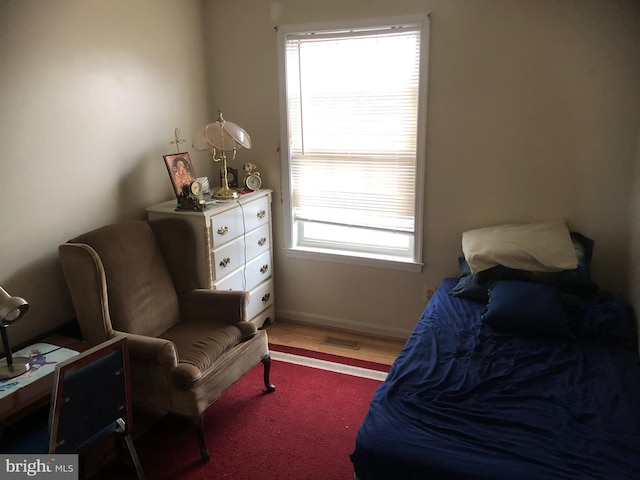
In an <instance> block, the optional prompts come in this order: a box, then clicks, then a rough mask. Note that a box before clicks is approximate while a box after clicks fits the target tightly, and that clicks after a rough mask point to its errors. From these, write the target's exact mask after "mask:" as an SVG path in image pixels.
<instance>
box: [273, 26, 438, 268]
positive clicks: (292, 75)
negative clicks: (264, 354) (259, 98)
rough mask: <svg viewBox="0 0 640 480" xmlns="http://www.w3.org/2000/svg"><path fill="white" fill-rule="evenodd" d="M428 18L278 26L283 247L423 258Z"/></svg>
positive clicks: (391, 262)
mask: <svg viewBox="0 0 640 480" xmlns="http://www.w3.org/2000/svg"><path fill="white" fill-rule="evenodd" d="M427 26H428V23H427V17H426V16H419V17H410V18H402V19H398V18H395V19H387V20H382V21H379V20H378V21H364V22H360V23H359V24H358V25H348V26H347V25H334V26H326V25H325V26H316V27H315V28H314V27H312V26H302V27H296V26H284V27H280V28H279V32H278V39H279V48H280V52H279V54H280V55H279V59H280V75H281V76H280V87H281V99H280V100H281V112H282V119H281V123H282V125H281V130H282V141H281V155H282V163H283V186H284V188H283V191H284V203H285V209H286V213H287V218H286V230H287V245H286V247H287V251H288V252H290V253H292V254H294V255H300V256H307V257H308V256H312V257H314V256H320V255H322V259H328V260H338V261H351V262H355V263H366V264H383V265H386V266H391V267H392V268H408V269H413V270H419V269H420V266H421V259H422V252H421V245H422V237H421V232H422V200H423V192H422V189H423V180H422V179H423V177H424V134H425V118H426V114H425V105H426V98H425V97H426V71H427V68H426V67H427V66H426V58H427V38H428V27H427Z"/></svg>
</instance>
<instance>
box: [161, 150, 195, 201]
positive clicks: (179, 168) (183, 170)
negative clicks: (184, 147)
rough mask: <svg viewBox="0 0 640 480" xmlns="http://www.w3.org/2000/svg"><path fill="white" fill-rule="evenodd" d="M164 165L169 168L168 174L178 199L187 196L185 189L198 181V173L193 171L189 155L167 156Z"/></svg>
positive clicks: (176, 154)
mask: <svg viewBox="0 0 640 480" xmlns="http://www.w3.org/2000/svg"><path fill="white" fill-rule="evenodd" d="M164 163H165V165H166V166H167V172H169V178H170V179H171V185H173V191H174V192H175V193H176V198H178V199H180V197H183V196H185V188H184V187H185V186H187V187H188V186H189V185H191V182H194V181H195V180H196V172H195V171H194V169H193V164H192V163H191V159H190V158H189V154H188V153H186V152H185V153H175V154H173V155H165V156H164Z"/></svg>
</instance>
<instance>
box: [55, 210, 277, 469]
mask: <svg viewBox="0 0 640 480" xmlns="http://www.w3.org/2000/svg"><path fill="white" fill-rule="evenodd" d="M193 235H194V234H193V232H192V230H191V229H190V228H189V227H188V225H187V224H186V222H185V221H184V220H181V219H176V218H172V219H161V220H150V221H129V222H122V223H116V224H113V225H108V226H105V227H102V228H99V229H97V230H93V231H91V232H89V233H85V234H83V235H80V236H79V237H76V238H74V239H72V240H69V241H68V242H67V243H65V244H63V245H60V247H59V249H58V251H59V254H60V259H61V261H62V267H63V271H64V275H65V278H66V280H67V285H68V287H69V291H70V293H71V298H72V301H73V305H74V308H75V312H76V316H77V318H78V322H79V324H80V329H81V330H82V334H83V337H84V338H85V339H86V340H88V341H89V342H93V343H96V344H97V343H101V342H104V341H105V340H108V339H110V338H112V337H114V336H115V335H118V334H122V335H125V336H126V337H127V339H128V343H129V352H130V363H131V384H132V390H133V398H134V402H135V403H137V404H140V405H144V406H147V407H151V408H155V409H160V410H164V411H167V412H172V413H175V414H179V415H183V416H186V417H190V418H191V419H192V420H193V423H194V425H195V426H196V429H197V432H198V440H199V445H200V453H201V456H202V459H203V460H204V461H207V460H208V459H209V452H208V450H207V447H206V442H205V438H204V416H203V413H204V411H205V409H206V408H207V407H208V406H209V405H211V404H212V403H213V402H214V401H215V400H216V399H217V398H218V397H219V396H220V395H222V394H223V393H224V392H225V390H227V389H228V388H229V387H230V386H231V385H233V384H234V383H235V382H236V381H237V380H239V379H240V378H241V377H242V376H243V375H244V374H245V373H246V372H247V371H249V370H250V369H251V368H253V367H254V366H255V365H256V364H257V363H258V362H262V363H263V365H264V385H265V388H266V390H267V391H269V392H272V391H273V390H274V389H275V387H274V386H273V385H272V384H271V383H270V382H269V370H270V364H271V360H270V357H269V349H268V342H267V334H266V332H265V331H262V330H256V327H255V326H254V325H253V324H252V323H250V322H248V321H247V318H246V304H247V301H248V293H246V292H240V291H216V290H204V289H199V288H197V283H196V282H197V275H196V256H195V238H194V237H193Z"/></svg>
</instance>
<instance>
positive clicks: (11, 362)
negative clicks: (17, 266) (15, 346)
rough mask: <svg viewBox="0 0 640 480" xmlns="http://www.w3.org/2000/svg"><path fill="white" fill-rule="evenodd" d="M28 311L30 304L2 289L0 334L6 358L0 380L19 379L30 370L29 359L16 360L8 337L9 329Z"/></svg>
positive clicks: (0, 363) (1, 363) (20, 358)
mask: <svg viewBox="0 0 640 480" xmlns="http://www.w3.org/2000/svg"><path fill="white" fill-rule="evenodd" d="M27 310H29V304H28V303H27V302H26V300H25V299H24V298H20V297H12V296H10V295H9V294H8V293H7V292H6V291H5V289H4V288H2V287H0V333H1V334H2V344H3V346H4V354H5V358H4V359H2V360H0V379H6V378H13V377H17V376H18V375H22V374H23V373H25V372H26V371H27V370H29V359H28V358H27V357H15V358H14V356H13V355H12V354H11V346H10V345H9V338H8V337H7V327H8V326H9V325H11V324H12V323H13V322H16V321H18V320H20V319H21V318H22V316H23V315H24V314H25V313H27Z"/></svg>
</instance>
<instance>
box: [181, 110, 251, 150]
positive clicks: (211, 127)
mask: <svg viewBox="0 0 640 480" xmlns="http://www.w3.org/2000/svg"><path fill="white" fill-rule="evenodd" d="M240 147H244V148H251V137H249V134H248V133H247V132H246V131H245V130H244V129H243V128H242V127H240V126H239V125H236V124H235V123H233V122H229V121H227V120H225V119H224V118H222V112H221V111H218V120H217V121H215V122H211V123H207V124H206V125H204V126H203V127H202V128H201V129H200V130H198V132H197V133H196V134H195V136H194V137H193V148H195V149H196V150H209V149H210V148H215V149H216V150H220V151H222V152H230V151H232V150H234V149H237V148H240Z"/></svg>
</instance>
